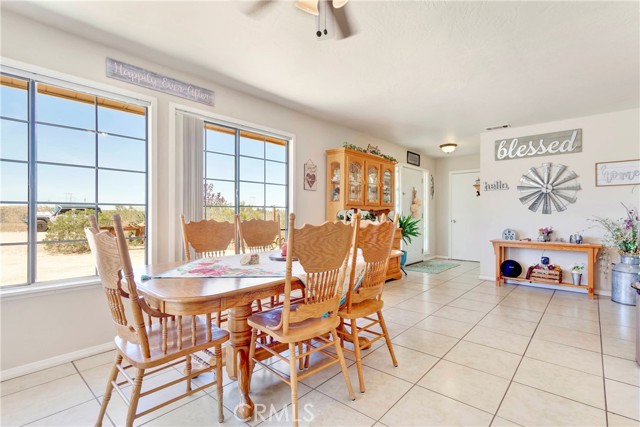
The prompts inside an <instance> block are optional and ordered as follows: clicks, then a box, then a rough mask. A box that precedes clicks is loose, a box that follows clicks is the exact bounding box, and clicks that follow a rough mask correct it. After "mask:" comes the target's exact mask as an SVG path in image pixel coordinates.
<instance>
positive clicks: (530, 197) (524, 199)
mask: <svg viewBox="0 0 640 427" xmlns="http://www.w3.org/2000/svg"><path fill="white" fill-rule="evenodd" d="M540 194H542V191H540V190H538V191H536V192H535V193H531V194H527V195H526V196H522V197H520V203H522V204H523V205H524V204H526V203H527V202H530V201H531V200H533V199H534V198H536V197H538V196H539V195H540Z"/></svg>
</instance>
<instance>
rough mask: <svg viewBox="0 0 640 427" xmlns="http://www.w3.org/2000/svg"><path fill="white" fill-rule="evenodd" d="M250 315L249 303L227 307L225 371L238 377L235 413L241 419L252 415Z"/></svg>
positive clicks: (230, 375)
mask: <svg viewBox="0 0 640 427" xmlns="http://www.w3.org/2000/svg"><path fill="white" fill-rule="evenodd" d="M250 315H251V304H248V305H242V306H238V307H234V308H231V309H229V320H228V321H227V326H228V328H229V332H230V340H229V342H230V344H231V345H230V346H229V348H228V349H227V373H228V374H229V377H232V378H235V377H237V379H238V391H239V392H240V401H239V402H238V406H236V415H237V416H238V417H239V419H241V420H246V419H249V418H251V416H252V415H253V408H254V406H253V402H252V401H251V397H249V390H250V388H251V372H249V347H250V345H251V327H249V324H248V323H247V318H248V317H249V316H250Z"/></svg>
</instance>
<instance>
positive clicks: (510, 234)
mask: <svg viewBox="0 0 640 427" xmlns="http://www.w3.org/2000/svg"><path fill="white" fill-rule="evenodd" d="M517 238H518V237H517V236H516V232H515V231H513V230H512V229H510V228H507V229H506V230H504V231H503V232H502V240H516V239H517Z"/></svg>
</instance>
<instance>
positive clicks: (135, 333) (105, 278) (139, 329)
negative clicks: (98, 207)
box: [85, 215, 150, 358]
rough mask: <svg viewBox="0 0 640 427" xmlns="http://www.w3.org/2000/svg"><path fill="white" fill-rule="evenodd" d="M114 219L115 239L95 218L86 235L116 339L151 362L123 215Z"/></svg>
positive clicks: (115, 216) (91, 217)
mask: <svg viewBox="0 0 640 427" xmlns="http://www.w3.org/2000/svg"><path fill="white" fill-rule="evenodd" d="M112 219H113V226H114V230H115V233H116V235H115V236H114V235H113V234H111V233H110V232H109V231H100V228H99V227H98V223H97V221H96V216H95V215H89V223H90V224H91V226H90V227H86V228H85V234H86V235H87V240H88V242H89V247H90V248H91V253H92V254H93V258H94V260H95V264H96V268H97V270H98V274H99V275H100V281H101V282H102V287H103V289H104V291H105V295H106V297H107V303H108V305H109V309H110V311H111V318H112V319H113V322H114V323H115V326H116V333H117V335H118V336H119V337H120V338H121V339H123V340H126V341H129V342H132V343H137V344H138V345H139V346H140V351H141V353H142V355H143V356H144V357H145V358H148V357H150V351H149V340H148V337H147V331H146V329H145V324H144V317H143V314H142V309H141V307H140V302H139V298H140V297H139V296H138V289H137V287H136V282H135V280H134V276H133V268H132V266H131V257H130V256H129V247H128V246H127V241H126V239H125V236H124V231H123V229H122V222H121V219H120V215H113V217H112ZM123 286H126V290H124V289H123ZM123 298H127V299H129V303H130V307H131V314H132V317H133V319H132V320H133V324H131V322H129V319H127V313H126V310H125V306H124V301H123Z"/></svg>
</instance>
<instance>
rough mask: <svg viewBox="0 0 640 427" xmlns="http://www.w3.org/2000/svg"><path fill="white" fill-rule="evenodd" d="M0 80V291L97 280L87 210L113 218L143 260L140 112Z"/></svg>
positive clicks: (103, 219)
mask: <svg viewBox="0 0 640 427" xmlns="http://www.w3.org/2000/svg"><path fill="white" fill-rule="evenodd" d="M0 78H1V80H0V83H1V84H0V98H1V99H2V103H1V109H0V287H8V286H14V285H25V284H33V283H41V282H50V281H59V280H70V279H77V278H81V277H88V276H93V275H95V274H96V272H95V268H94V263H93V259H92V257H91V255H90V252H89V248H88V245H87V243H86V238H85V235H84V226H85V225H86V224H88V222H87V219H86V215H87V214H89V213H97V215H98V221H99V224H100V226H101V227H103V228H104V229H107V230H108V229H109V226H110V224H111V215H112V214H114V213H119V214H120V215H121V216H122V219H123V224H124V226H125V230H126V233H127V236H128V237H127V238H128V241H129V245H130V248H131V255H132V258H133V260H134V262H141V263H144V262H146V245H145V237H146V233H147V230H146V227H145V224H146V214H147V187H148V186H147V109H146V107H144V106H140V105H136V104H135V103H129V102H123V101H120V100H115V99H108V98H105V97H102V96H97V95H92V94H89V93H84V92H79V91H76V90H72V89H69V88H65V87H61V86H57V85H51V84H48V83H43V82H39V81H35V80H30V79H27V78H21V77H15V76H9V75H1V76H0Z"/></svg>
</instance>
